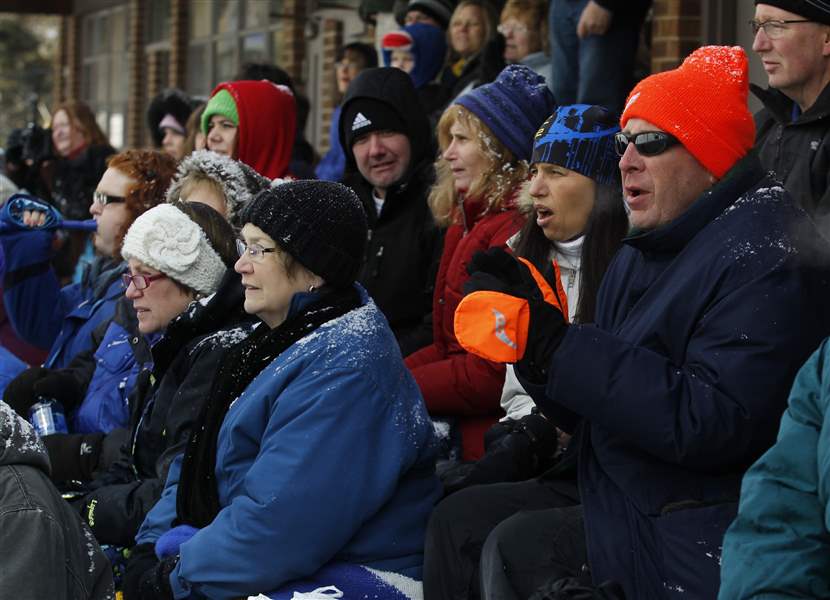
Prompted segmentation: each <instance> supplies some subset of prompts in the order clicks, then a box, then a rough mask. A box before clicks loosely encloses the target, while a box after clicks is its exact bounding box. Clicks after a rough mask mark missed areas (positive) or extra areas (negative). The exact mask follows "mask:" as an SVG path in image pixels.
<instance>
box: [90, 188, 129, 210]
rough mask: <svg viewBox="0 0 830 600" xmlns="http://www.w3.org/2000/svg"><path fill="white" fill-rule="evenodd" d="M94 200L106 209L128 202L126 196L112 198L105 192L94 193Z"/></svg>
mask: <svg viewBox="0 0 830 600" xmlns="http://www.w3.org/2000/svg"><path fill="white" fill-rule="evenodd" d="M92 200H93V201H94V202H96V203H97V204H100V205H101V206H102V207H104V206H106V205H107V204H114V203H117V202H126V200H127V199H126V198H125V197H124V196H110V195H109V194H105V193H104V192H93V193H92Z"/></svg>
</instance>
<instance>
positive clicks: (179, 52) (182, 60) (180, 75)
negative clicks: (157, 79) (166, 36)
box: [165, 0, 188, 90]
mask: <svg viewBox="0 0 830 600" xmlns="http://www.w3.org/2000/svg"><path fill="white" fill-rule="evenodd" d="M187 27H188V0H171V2H170V81H168V82H167V83H166V84H165V85H166V86H169V87H173V88H179V89H182V90H183V89H185V85H186V82H185V77H186V74H187V71H186V66H187V34H188V29H187Z"/></svg>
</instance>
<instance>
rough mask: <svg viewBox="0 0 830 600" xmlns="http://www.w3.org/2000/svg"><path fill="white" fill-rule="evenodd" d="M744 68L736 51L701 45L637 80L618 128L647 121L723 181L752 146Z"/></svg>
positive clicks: (742, 54) (744, 62)
mask: <svg viewBox="0 0 830 600" xmlns="http://www.w3.org/2000/svg"><path fill="white" fill-rule="evenodd" d="M748 92H749V63H748V61H747V57H746V53H745V52H744V50H743V48H741V47H739V46H732V47H728V46H703V47H701V48H698V49H697V50H695V51H694V52H692V53H691V54H690V55H689V56H688V57H686V60H684V61H683V64H681V65H680V66H679V67H678V68H676V69H673V70H671V71H665V72H663V73H657V74H655V75H651V76H649V77H646V78H645V79H643V80H642V81H641V82H640V83H638V84H637V85H636V86H635V87H634V89H633V90H632V91H631V94H630V95H629V96H628V101H627V102H626V105H625V109H624V110H623V114H622V118H621V119H620V123H621V124H622V126H623V127H625V126H626V124H627V123H628V121H629V119H632V118H638V119H643V120H644V121H648V122H649V123H652V124H654V125H656V126H657V127H659V128H661V129H662V130H664V131H666V132H668V133H670V134H672V135H674V136H675V137H676V138H677V139H679V140H680V142H681V143H682V144H683V146H684V147H685V148H686V150H688V151H689V152H690V153H691V154H692V155H693V156H694V157H695V158H696V159H697V160H698V162H700V164H702V165H703V166H704V167H705V168H706V169H707V170H708V171H709V172H710V173H712V174H713V175H714V176H715V177H718V178H721V177H723V176H724V175H725V174H726V172H727V171H729V169H731V168H732V165H734V164H735V163H736V162H737V161H738V160H739V159H740V158H742V157H743V156H745V155H746V154H747V152H749V150H750V149H751V148H752V145H753V144H754V143H755V123H754V121H753V119H752V115H751V114H750V112H749V109H748V107H747V95H748Z"/></svg>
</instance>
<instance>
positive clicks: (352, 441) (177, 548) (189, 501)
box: [125, 181, 440, 600]
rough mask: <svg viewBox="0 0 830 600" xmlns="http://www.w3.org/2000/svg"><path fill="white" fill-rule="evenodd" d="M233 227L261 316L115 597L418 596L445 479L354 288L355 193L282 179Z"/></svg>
mask: <svg viewBox="0 0 830 600" xmlns="http://www.w3.org/2000/svg"><path fill="white" fill-rule="evenodd" d="M242 220H243V222H244V223H245V225H244V226H243V227H242V231H241V236H242V237H241V240H240V243H239V246H240V251H241V253H242V255H241V256H240V258H239V260H238V261H237V262H236V265H235V269H236V272H237V273H239V274H241V276H242V286H243V288H244V293H245V310H246V312H248V313H250V314H252V315H255V316H256V317H257V318H258V320H259V321H260V322H259V325H258V326H257V327H256V329H255V330H254V332H253V333H252V334H251V335H250V336H249V337H248V338H247V339H245V340H244V341H241V342H240V343H239V344H237V345H236V346H235V347H234V348H233V349H232V350H231V352H230V353H229V354H228V356H227V357H226V358H225V360H223V362H222V364H221V365H220V367H219V369H218V370H217V372H216V375H215V377H214V378H213V380H212V384H211V393H210V396H209V398H208V400H207V404H206V407H205V409H204V411H203V412H202V414H201V416H200V419H199V422H198V425H197V427H196V429H194V432H198V434H196V433H194V435H193V436H191V438H190V441H189V442H188V445H187V448H186V450H185V453H184V456H183V457H182V459H180V460H177V461H176V462H175V463H174V464H173V466H172V467H171V469H170V475H169V477H168V480H167V486H166V489H165V491H164V493H163V495H162V498H161V500H160V501H159V503H158V504H156V506H155V507H153V510H152V511H151V512H150V514H149V515H148V516H147V519H146V521H145V522H144V524H143V525H142V528H141V531H140V532H139V534H138V536H137V538H136V541H137V542H138V546H137V547H136V549H135V551H134V552H133V556H132V558H131V559H130V564H129V565H128V568H127V585H126V588H125V592H126V593H125V597H126V598H127V600H135V599H139V598H141V599H150V598H152V599H165V598H173V597H174V596H175V597H178V598H183V597H187V596H190V597H197V596H198V597H208V598H232V597H247V596H251V595H256V594H259V593H266V594H268V596H269V597H270V598H291V597H292V596H293V594H294V592H297V593H300V594H305V593H307V592H312V591H315V590H316V591H317V593H323V591H325V590H328V591H331V592H335V590H332V589H331V587H329V586H333V587H335V588H337V590H338V591H339V592H342V594H343V595H344V597H346V598H362V597H370V598H410V597H414V595H413V592H415V591H416V590H417V589H418V588H419V587H420V583H419V582H418V580H419V579H420V573H421V562H422V551H423V541H424V540H423V535H424V527H425V525H426V519H427V518H428V516H429V512H430V511H431V510H432V506H433V504H434V502H435V500H436V499H437V497H438V494H439V487H440V486H439V483H438V480H437V478H436V477H435V447H434V439H433V430H432V425H431V423H430V421H429V418H428V416H427V413H426V409H425V408H424V405H423V400H422V399H421V396H420V394H419V393H418V388H417V386H416V385H415V382H414V381H413V379H412V377H411V376H410V375H409V373H408V372H407V370H406V368H405V367H404V365H403V361H402V360H401V356H400V351H399V350H398V345H397V342H396V341H395V338H394V336H393V334H392V332H391V330H390V329H389V325H388V323H387V322H386V319H385V318H384V317H383V315H382V313H381V312H380V311H379V310H378V308H377V307H376V306H375V304H374V302H372V301H371V299H370V298H369V297H368V296H367V294H366V292H365V290H363V288H362V287H360V286H359V285H357V284H356V283H355V277H356V276H357V274H358V271H359V268H360V260H361V257H362V255H363V249H364V246H365V244H366V232H367V224H366V216H365V213H364V212H363V209H362V208H361V204H360V201H359V200H358V199H357V196H355V194H354V193H353V192H352V191H351V190H349V189H348V188H346V187H344V186H342V185H340V184H336V183H329V182H320V181H295V182H288V183H284V184H282V185H277V186H275V187H272V188H271V189H269V190H266V191H263V192H262V193H260V195H259V196H258V197H257V198H256V199H254V201H253V202H252V203H251V204H249V205H248V206H247V207H246V208H245V209H244V210H243V214H242ZM157 557H158V558H157ZM159 559H160V560H159ZM275 590H276V591H275ZM321 590H322V591H321ZM335 593H336V592H335Z"/></svg>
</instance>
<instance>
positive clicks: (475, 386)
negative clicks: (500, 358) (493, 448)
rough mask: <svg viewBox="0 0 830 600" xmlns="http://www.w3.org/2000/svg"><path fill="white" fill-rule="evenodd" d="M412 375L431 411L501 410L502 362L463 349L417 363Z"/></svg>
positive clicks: (477, 412) (492, 412) (482, 412)
mask: <svg viewBox="0 0 830 600" xmlns="http://www.w3.org/2000/svg"><path fill="white" fill-rule="evenodd" d="M416 355H417V353H416ZM412 375H413V376H414V377H415V381H417V382H418V387H420V388H421V394H423V396H424V402H425V403H426V405H427V410H429V413H430V414H431V415H456V416H457V415H495V414H498V411H499V395H500V393H501V389H502V387H503V385H504V365H502V364H497V363H494V362H491V361H489V360H485V359H483V358H481V357H478V356H475V355H474V354H470V353H469V352H461V353H458V354H450V355H449V356H448V357H447V358H444V359H442V360H438V361H435V362H431V363H428V364H425V365H421V366H419V367H414V368H413V369H412Z"/></svg>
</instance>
